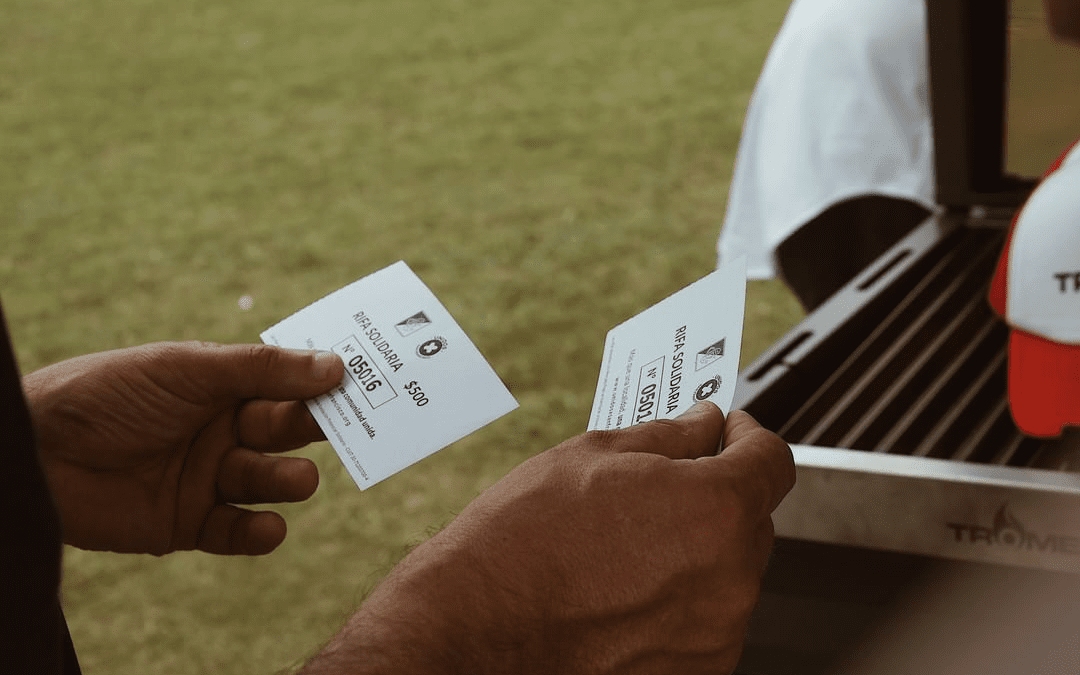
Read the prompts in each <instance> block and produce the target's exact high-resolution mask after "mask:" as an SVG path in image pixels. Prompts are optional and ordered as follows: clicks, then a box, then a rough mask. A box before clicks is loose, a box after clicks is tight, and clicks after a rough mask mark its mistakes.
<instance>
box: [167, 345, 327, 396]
mask: <svg viewBox="0 0 1080 675" xmlns="http://www.w3.org/2000/svg"><path fill="white" fill-rule="evenodd" d="M148 348H151V349H154V348H157V349H161V350H164V351H165V354H161V355H159V356H160V357H162V358H163V362H164V364H165V365H167V366H168V368H169V370H171V371H173V372H178V373H180V374H182V375H183V376H184V378H185V379H187V380H189V381H190V382H191V383H192V384H194V385H195V386H196V388H197V389H199V390H201V391H200V392H199V393H201V394H202V395H203V396H205V395H207V394H209V395H210V396H212V397H214V398H233V399H245V398H266V399H271V400H276V401H289V400H298V399H308V398H313V397H315V396H318V395H320V394H324V393H326V392H327V391H329V390H330V389H331V388H333V387H334V386H335V385H337V384H339V383H340V382H341V379H342V378H343V377H344V376H345V365H344V364H343V363H342V362H341V358H340V357H339V356H338V355H337V354H334V353H333V352H320V351H314V350H310V349H304V350H301V349H284V348H281V347H274V346H272V345H258V344H239V345H221V344H215V343H209V342H183V343H166V344H163V345H149V346H148Z"/></svg>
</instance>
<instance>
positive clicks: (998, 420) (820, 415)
mask: <svg viewBox="0 0 1080 675" xmlns="http://www.w3.org/2000/svg"><path fill="white" fill-rule="evenodd" d="M1004 236H1005V232H1004V230H1002V229H993V228H969V227H959V228H956V229H955V230H954V231H952V232H951V233H950V234H949V235H948V236H947V237H945V239H944V240H943V241H941V242H939V244H938V245H937V246H935V247H934V248H933V249H932V250H931V251H929V252H928V253H927V258H926V266H925V267H923V268H922V269H925V270H927V271H926V272H925V273H922V274H919V275H916V276H914V278H911V277H910V276H909V278H907V279H906V280H904V281H903V283H907V284H909V285H910V288H909V289H907V290H906V292H904V293H902V294H901V295H899V296H898V297H899V300H898V301H896V302H895V303H894V304H893V306H892V307H885V308H884V314H883V315H882V316H881V318H880V319H878V321H877V323H876V326H875V327H874V328H873V330H870V331H869V332H868V334H867V335H866V336H865V338H863V339H862V340H861V341H860V342H859V344H858V345H857V346H855V347H854V349H851V350H850V351H848V352H847V354H846V356H845V357H844V358H842V359H838V360H839V361H840V362H839V365H837V366H836V367H835V369H833V370H832V372H831V373H829V374H828V376H827V377H825V378H823V381H822V383H821V384H820V385H819V386H817V387H816V389H814V390H813V391H811V392H810V393H809V395H807V396H805V398H804V399H803V403H802V404H801V405H800V406H798V408H797V410H795V412H794V413H793V414H791V415H790V416H789V417H788V418H787V421H786V422H785V423H784V424H783V425H782V426H781V427H780V429H779V433H780V435H781V436H782V437H783V438H784V439H785V440H787V441H788V442H790V443H801V444H807V445H816V446H824V447H836V448H848V449H853V450H866V451H874V452H887V453H897V454H905V455H916V456H925V457H936V458H943V459H953V460H958V461H966V462H977V463H991V464H1001V465H1010V466H1032V467H1038V468H1054V469H1057V468H1061V465H1062V463H1063V462H1064V461H1066V460H1064V459H1063V458H1062V457H1061V456H1059V455H1058V454H1055V453H1051V452H1042V451H1041V446H1042V443H1041V442H1040V441H1038V440H1035V439H1030V438H1027V437H1025V436H1023V435H1022V434H1021V433H1020V432H1019V431H1018V430H1017V429H1016V427H1015V425H1014V424H1013V422H1012V419H1011V417H1010V415H1009V410H1008V405H1007V393H1006V377H1007V374H1006V366H1007V342H1008V329H1007V328H1006V326H1005V325H1004V324H1003V323H1002V322H1001V321H1000V320H999V319H998V317H997V316H996V315H995V314H994V313H993V311H992V310H991V309H990V307H989V304H988V303H987V302H986V291H987V287H988V284H989V280H990V278H991V277H992V275H993V272H994V266H995V264H996V263H997V257H998V255H999V253H1000V251H1001V248H1002V245H1003V241H1004Z"/></svg>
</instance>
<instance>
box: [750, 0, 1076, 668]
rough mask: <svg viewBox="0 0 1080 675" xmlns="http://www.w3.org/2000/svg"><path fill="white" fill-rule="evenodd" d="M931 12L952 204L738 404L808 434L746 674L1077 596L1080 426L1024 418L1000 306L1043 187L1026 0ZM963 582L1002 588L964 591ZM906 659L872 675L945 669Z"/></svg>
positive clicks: (796, 341)
mask: <svg viewBox="0 0 1080 675" xmlns="http://www.w3.org/2000/svg"><path fill="white" fill-rule="evenodd" d="M927 9H928V11H927V20H928V28H929V51H930V53H929V57H930V59H929V60H930V85H931V86H930V89H931V104H932V108H933V115H934V129H935V134H934V136H935V138H934V142H935V162H936V171H937V201H938V203H939V209H938V210H937V212H936V213H934V215H933V216H932V217H930V218H929V219H927V221H925V222H924V223H923V224H922V225H921V226H919V227H918V228H916V229H915V230H914V231H913V232H912V233H911V234H910V235H909V236H907V237H906V238H905V239H904V240H902V241H901V242H899V243H898V244H897V245H896V246H895V247H893V248H892V249H891V250H890V251H888V252H886V253H885V254H884V255H883V256H882V257H881V258H879V259H878V260H877V261H875V262H874V263H873V264H872V265H870V266H869V267H868V268H867V269H866V270H864V271H863V273H861V274H860V275H858V276H857V277H856V278H855V279H854V280H853V281H852V282H851V283H850V284H849V285H848V286H846V287H845V288H844V289H842V290H841V291H840V292H839V293H837V294H836V295H835V296H834V297H833V298H831V299H830V300H829V301H827V302H826V303H825V304H824V305H822V306H821V307H819V308H818V309H817V310H816V311H815V312H814V313H812V314H811V315H810V316H808V317H807V318H806V319H805V320H804V321H803V322H801V323H800V324H799V325H798V326H796V327H795V328H793V329H792V330H791V331H789V332H788V333H787V335H785V336H784V337H783V338H781V339H780V340H779V341H778V342H777V343H776V344H775V345H774V346H773V347H772V348H770V349H769V350H767V351H766V352H765V353H763V354H761V355H760V356H759V357H758V358H757V359H756V360H755V361H754V362H753V363H752V364H750V365H749V366H748V367H747V368H745V369H744V370H743V371H742V373H740V377H739V383H738V386H737V387H736V392H735V403H734V406H735V407H740V408H744V409H746V410H748V411H749V412H750V413H751V414H753V415H754V416H755V417H756V418H757V419H758V420H759V421H760V422H761V423H762V424H763V425H764V426H766V427H767V428H770V429H774V430H777V431H778V432H779V433H780V435H781V436H782V437H783V438H784V439H785V440H787V441H788V442H789V443H790V444H791V446H792V450H793V452H794V455H795V462H796V467H797V472H798V480H797V483H796V485H795V487H794V489H793V490H792V492H791V493H790V494H789V495H788V496H787V498H785V500H784V501H783V503H781V505H780V507H779V508H778V509H777V510H776V512H775V513H774V515H773V521H774V524H775V526H776V533H777V542H776V547H775V550H774V555H773V557H772V560H771V562H770V564H769V568H768V570H767V571H766V575H765V578H764V580H763V585H762V595H761V599H760V601H759V604H758V607H757V609H756V610H755V612H754V616H753V618H752V619H751V624H750V629H749V634H748V638H747V642H746V646H745V649H744V652H743V658H742V660H741V661H740V663H739V666H738V670H737V673H738V675H781V674H785V675H786V674H787V673H792V672H799V673H804V674H819V673H820V674H821V675H825V674H829V675H832V674H833V673H836V672H837V670H836V668H837V666H838V664H844V663H846V662H847V660H848V659H849V657H851V656H852V654H854V653H855V652H856V651H858V649H859V648H860V647H859V645H860V644H862V643H864V642H865V641H866V640H869V639H871V638H870V635H871V633H874V632H875V631H879V633H878V634H879V635H880V631H881V630H884V632H885V634H886V635H889V634H890V631H891V629H892V628H891V627H893V626H895V625H896V624H894V623H892V622H893V621H894V619H895V618H896V617H906V618H907V619H910V620H911V621H912V622H913V623H914V624H925V625H927V626H937V627H940V626H942V625H947V624H948V623H949V621H953V624H954V625H957V626H958V625H962V624H963V622H965V621H969V620H970V619H971V617H970V616H969V615H965V614H964V612H965V607H964V605H966V604H969V601H970V604H978V605H979V607H980V608H981V611H982V612H983V614H982V615H980V616H981V618H983V619H986V620H988V621H989V622H990V624H991V625H993V624H995V623H996V624H997V625H1001V626H1009V625H1013V626H1018V628H1017V630H1039V629H1038V628H1033V626H1034V625H1035V624H1034V623H1032V622H1033V621H1036V620H1039V619H1040V616H1041V615H1040V611H1041V610H1040V608H1036V611H1035V612H1034V613H1028V614H1026V615H1025V614H1024V613H1022V612H1018V611H1017V609H1018V608H1017V607H1016V606H1014V605H1013V604H1010V603H1009V602H993V599H994V598H996V597H997V594H998V592H1000V591H1002V590H1003V589H1019V588H1033V587H1042V588H1053V589H1055V592H1059V591H1060V592H1063V591H1066V590H1068V591H1069V593H1059V594H1060V595H1062V597H1064V596H1065V595H1068V596H1069V597H1073V596H1072V595H1070V593H1071V592H1072V591H1075V580H1076V576H1075V575H1076V573H1078V572H1080V536H1077V533H1076V523H1078V522H1080V475H1078V473H1076V471H1077V470H1078V469H1080V430H1068V431H1067V432H1066V433H1065V434H1063V436H1062V437H1061V438H1059V439H1056V440H1053V441H1044V440H1039V439H1031V438H1027V437H1025V436H1023V435H1022V434H1020V433H1019V432H1018V431H1017V429H1016V428H1015V425H1014V424H1013V422H1012V419H1011V416H1010V414H1009V410H1008V401H1007V382H1006V379H1007V370H1006V367H1007V339H1008V330H1007V328H1006V326H1005V325H1004V324H1003V323H1002V322H1001V321H1000V320H999V319H998V318H997V317H996V316H995V315H994V313H993V312H992V311H991V309H990V308H989V305H988V302H987V300H986V293H987V286H988V284H989V281H990V278H991V276H992V274H993V269H994V264H995V263H996V259H997V257H998V255H999V252H1000V250H1001V248H1002V244H1003V239H1004V236H1005V230H1006V227H1007V225H1008V223H1009V221H1010V220H1011V218H1012V217H1013V215H1014V213H1015V211H1016V209H1017V208H1018V207H1019V206H1020V205H1021V204H1022V203H1023V201H1024V200H1025V199H1026V197H1027V195H1028V194H1029V193H1030V191H1031V189H1033V187H1034V186H1035V184H1036V183H1037V181H1036V180H1033V179H1026V178H1018V177H1015V176H1009V175H1007V174H1006V173H1005V172H1004V170H1003V166H1004V137H1005V133H1004V132H1005V101H1006V91H1005V89H1006V80H1007V61H1008V60H1007V47H1008V45H1007V30H1008V11H1007V10H1008V0H927ZM946 577H949V578H951V579H952V580H953V581H950V582H946V583H942V582H941V579H943V578H946ZM957 579H959V580H970V579H980V580H982V581H983V582H985V584H984V585H983V586H982V587H980V588H977V589H975V590H970V587H969V592H968V595H967V596H966V598H964V597H961V596H960V595H957V594H956V593H955V588H956V584H955V583H954V582H955V581H956V580H957ZM961 586H963V583H961ZM987 595H989V596H991V597H989V598H986V596H987ZM1004 595H1007V594H1004ZM917 597H922V598H945V599H944V600H941V601H940V602H938V603H937V604H936V605H931V604H919V603H918V602H916V603H914V604H912V603H909V602H908V599H911V598H917ZM983 599H987V601H986V602H983ZM1077 602H1080V599H1077ZM1065 604H1066V605H1068V604H1069V603H1065ZM1073 604H1074V605H1075V604H1076V603H1073ZM1059 605H1060V603H1059ZM931 606H933V609H929V608H930V607H931ZM1076 606H1080V605H1076ZM920 608H921V609H920ZM920 612H921V613H920ZM926 612H930V613H931V614H932V615H931V614H927V613H926ZM1053 620H1056V619H1052V620H1051V623H1052V622H1053ZM1062 620H1065V621H1067V619H1064V618H1063V619H1062ZM937 630H938V629H937V628H927V630H926V631H924V634H923V636H922V637H921V638H919V639H916V640H915V641H914V642H912V641H911V639H912V638H911V635H910V634H908V635H907V637H903V636H900V637H897V638H895V640H894V645H893V646H895V647H897V648H898V650H899V652H897V653H904V652H908V653H910V652H912V650H919V649H921V647H922V646H928V645H931V644H934V643H938V642H941V641H942V639H943V638H945V637H946V636H945V635H943V634H940V633H939V632H936V631H937ZM950 630H951V629H950ZM973 639H974V640H975V644H977V643H978V638H977V637H975V638H973ZM919 640H923V641H924V643H920V642H919ZM1073 652H1075V650H1073ZM1073 652H1070V653H1073ZM895 655H896V654H895V653H894V654H893V656H895ZM900 661H902V659H901V660H897V659H895V658H892V657H890V656H882V658H880V659H877V660H871V661H870V662H863V663H862V666H861V667H860V668H859V669H858V670H857V671H855V672H860V673H863V674H864V675H865V674H868V673H882V674H884V673H889V674H890V675H891V674H892V673H895V672H933V671H927V670H925V669H924V670H919V669H917V668H916V669H912V668H910V667H908V668H902V667H901V668H897V667H896V666H897V664H898V663H900ZM916 661H917V658H916ZM844 672H850V671H844ZM950 672H953V671H950ZM977 672H988V671H986V670H985V669H983V670H980V671H977Z"/></svg>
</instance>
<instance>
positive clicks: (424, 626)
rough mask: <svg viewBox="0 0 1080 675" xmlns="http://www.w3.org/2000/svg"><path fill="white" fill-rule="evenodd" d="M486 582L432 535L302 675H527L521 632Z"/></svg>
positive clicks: (466, 557) (471, 562) (462, 553)
mask: <svg viewBox="0 0 1080 675" xmlns="http://www.w3.org/2000/svg"><path fill="white" fill-rule="evenodd" d="M443 534H446V533H443ZM487 577H488V575H487V574H486V573H485V571H484V570H483V568H482V567H481V566H480V565H479V564H478V561H477V560H475V559H474V557H473V556H471V555H470V554H469V552H468V551H467V550H465V549H459V548H455V547H454V545H453V542H452V541H450V540H449V537H444V536H443V535H437V536H436V537H434V538H433V539H431V540H429V541H427V542H425V543H424V544H422V545H421V546H419V547H417V548H416V549H415V550H414V551H413V552H412V553H410V554H409V556H408V557H406V558H405V560H403V561H402V562H401V563H399V564H398V565H397V567H395V568H394V569H393V570H392V571H391V573H390V574H389V575H388V576H387V577H386V579H384V580H383V581H382V582H381V583H380V584H379V586H378V587H376V589H375V590H374V591H373V592H372V593H371V595H370V596H369V597H368V598H367V600H365V602H364V603H363V605H361V607H360V609H359V610H358V611H357V612H356V613H355V614H354V615H353V616H352V617H351V618H350V619H349V621H348V623H346V625H345V627H344V628H342V629H341V631H340V632H339V633H338V634H337V635H336V636H334V638H333V639H332V640H331V641H330V643H329V644H328V645H327V646H326V647H325V648H324V649H323V650H322V651H320V652H319V653H318V654H317V655H316V656H315V657H314V658H313V659H312V660H311V661H310V662H309V663H308V664H307V665H306V666H305V667H304V669H303V670H302V671H301V673H302V674H303V675H331V674H336V673H346V672H347V673H355V674H365V673H394V674H395V675H396V674H398V673H401V674H405V673H410V674H411V673H417V674H418V675H419V674H421V673H423V674H425V675H426V674H435V675H458V674H462V675H464V674H469V675H474V674H476V675H480V674H484V673H522V672H526V671H527V670H529V667H528V663H527V661H526V660H525V659H523V658H522V655H523V654H524V653H526V652H527V651H529V650H528V649H527V648H526V645H525V644H524V640H523V638H522V637H521V636H523V635H527V633H528V631H523V630H522V626H520V625H515V623H514V622H513V621H511V620H510V617H509V616H508V612H507V610H506V608H507V604H506V602H505V598H503V597H501V595H502V593H501V592H500V591H499V590H498V589H497V585H496V584H492V583H491V580H490V579H489V578H487Z"/></svg>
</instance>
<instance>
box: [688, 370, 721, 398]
mask: <svg viewBox="0 0 1080 675" xmlns="http://www.w3.org/2000/svg"><path fill="white" fill-rule="evenodd" d="M718 391H720V376H719V375H717V376H716V377H714V378H712V379H711V380H705V381H704V382H702V383H701V384H699V385H698V388H697V390H696V391H695V392H694V400H695V401H704V400H705V399H707V398H709V397H710V396H712V395H713V394H715V393H716V392H718Z"/></svg>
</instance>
